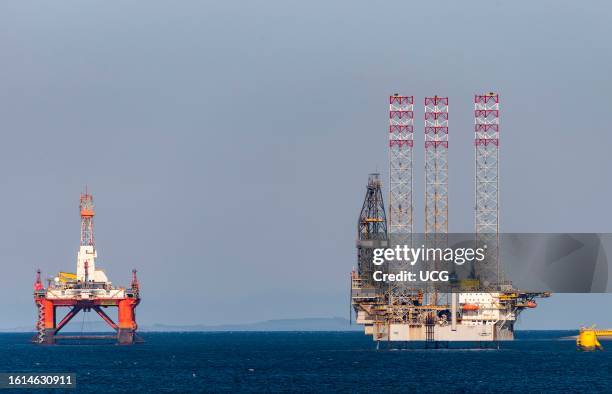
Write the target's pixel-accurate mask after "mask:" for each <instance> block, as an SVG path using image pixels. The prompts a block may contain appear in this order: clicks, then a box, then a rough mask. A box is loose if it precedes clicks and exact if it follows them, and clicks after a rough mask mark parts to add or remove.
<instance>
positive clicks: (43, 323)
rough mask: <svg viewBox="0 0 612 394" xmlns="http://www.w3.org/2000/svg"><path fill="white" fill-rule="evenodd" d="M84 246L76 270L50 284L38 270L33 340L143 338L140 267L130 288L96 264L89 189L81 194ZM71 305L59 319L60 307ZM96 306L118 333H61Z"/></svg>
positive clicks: (124, 340) (126, 340) (121, 340)
mask: <svg viewBox="0 0 612 394" xmlns="http://www.w3.org/2000/svg"><path fill="white" fill-rule="evenodd" d="M80 214H81V246H80V247H79V252H78V254H77V268H76V274H75V273H68V272H60V273H59V274H58V275H57V276H56V277H55V278H53V279H49V280H48V283H47V288H45V287H44V284H43V282H42V280H41V277H40V270H38V271H37V273H36V281H35V283H34V303H35V304H36V307H37V309H38V320H37V322H36V331H37V333H36V335H35V336H34V338H32V341H33V342H35V343H39V344H54V343H56V340H58V339H115V340H116V341H117V343H119V344H122V345H127V344H132V343H135V342H139V341H140V339H139V337H138V336H137V335H136V329H137V327H138V326H137V324H136V314H135V309H136V306H137V305H138V304H139V303H140V285H139V283H138V279H137V278H136V270H132V283H131V286H130V287H129V288H124V287H114V286H113V284H112V283H111V282H110V281H109V280H108V278H107V277H106V274H105V273H104V271H103V270H101V269H99V268H96V258H97V253H96V249H95V243H94V226H93V219H94V215H95V212H94V205H93V196H92V195H91V194H89V193H87V191H86V192H85V193H84V194H81V201H80ZM62 307H66V308H70V309H69V311H68V313H67V314H66V315H65V316H64V317H63V318H62V319H61V320H60V321H59V322H58V321H57V320H58V315H59V314H58V310H59V308H62ZM109 307H116V308H117V310H118V313H117V316H118V319H117V323H115V321H113V319H111V317H110V316H109V315H108V314H107V313H106V312H105V311H104V310H105V309H107V308H109ZM91 310H94V311H95V312H96V313H97V314H98V315H100V317H101V318H102V319H103V320H104V321H105V322H106V323H107V324H108V325H109V326H110V327H111V328H112V329H113V330H114V331H115V334H114V335H83V333H81V335H58V333H59V332H60V330H61V329H62V328H64V327H65V326H66V325H67V324H68V322H70V321H71V320H72V319H73V318H74V317H75V316H76V315H77V314H78V313H79V312H81V311H82V312H89V311H91Z"/></svg>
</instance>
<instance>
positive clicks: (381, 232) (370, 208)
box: [357, 174, 387, 287]
mask: <svg viewBox="0 0 612 394" xmlns="http://www.w3.org/2000/svg"><path fill="white" fill-rule="evenodd" d="M381 186H382V183H381V181H380V175H379V174H370V176H369V177H368V186H367V190H366V195H365V199H364V201H363V206H362V208H361V213H360V214H359V223H358V224H357V238H358V243H357V250H358V251H357V259H358V261H357V264H358V275H359V277H360V278H361V279H362V280H363V282H364V284H367V285H370V286H374V287H380V286H382V283H383V282H374V280H373V278H372V275H373V273H374V271H375V269H374V268H375V266H374V264H373V263H372V258H373V249H374V248H376V247H381V246H383V244H382V241H386V240H387V217H386V214H385V206H384V203H383V197H382V190H381ZM377 269H379V268H377Z"/></svg>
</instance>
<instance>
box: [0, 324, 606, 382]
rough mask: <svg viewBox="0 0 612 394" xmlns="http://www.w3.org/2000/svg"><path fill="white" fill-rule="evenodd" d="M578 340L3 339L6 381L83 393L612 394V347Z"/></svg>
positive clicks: (529, 335)
mask: <svg viewBox="0 0 612 394" xmlns="http://www.w3.org/2000/svg"><path fill="white" fill-rule="evenodd" d="M573 334H575V332H561V331H532V332H518V333H517V340H515V341H514V342H507V343H502V344H501V348H500V349H499V350H497V349H477V348H476V349H473V348H472V349H405V348H404V349H398V348H397V345H395V346H393V347H394V349H391V350H389V349H385V347H384V346H381V350H378V351H377V350H376V348H375V346H374V344H373V342H372V340H371V337H367V336H365V335H363V334H362V333H359V332H235V333H230V332H222V333H221V332H219V333H216V332H206V333H194V332H189V333H142V334H141V336H142V337H143V339H144V340H145V343H143V344H139V345H134V346H117V345H113V344H103V345H101V344H71V345H59V346H37V345H32V344H30V343H29V339H30V337H31V334H0V372H74V373H76V374H77V389H76V392H104V393H106V392H116V393H120V392H130V393H140V392H177V393H189V392H219V391H248V392H279V391H285V392H286V391H293V392H295V391H309V392H313V391H314V392H329V391H342V392H375V391H394V392H398V391H399V392H502V393H503V392H612V342H609V341H606V342H602V344H603V345H604V347H607V348H608V351H603V352H578V351H576V347H575V342H574V341H573V340H567V339H563V338H564V337H566V336H568V335H573ZM2 392H5V391H3V390H0V393H2ZM16 392H20V393H24V392H26V390H19V391H16ZM36 392H42V390H36ZM53 392H59V390H54V391H53ZM69 392H72V393H74V392H75V390H70V391H69Z"/></svg>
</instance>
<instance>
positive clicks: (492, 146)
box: [351, 93, 549, 346]
mask: <svg viewBox="0 0 612 394" xmlns="http://www.w3.org/2000/svg"><path fill="white" fill-rule="evenodd" d="M389 104H390V112H389V118H390V125H389V136H390V140H389V149H390V152H389V158H390V160H389V163H390V167H389V211H388V216H387V215H386V212H385V208H384V204H383V196H382V190H381V180H380V177H379V175H378V174H371V175H370V177H369V179H368V185H367V191H366V196H365V200H364V203H363V207H362V209H361V213H360V215H359V221H358V230H357V236H358V239H357V260H358V261H357V263H358V266H357V270H356V271H355V270H354V271H353V272H352V273H351V300H352V306H353V309H354V310H355V313H356V322H357V323H358V324H363V325H364V326H365V333H366V334H367V335H372V337H373V339H374V341H377V342H378V343H380V341H405V342H409V341H425V342H429V343H432V344H435V345H436V346H438V345H439V344H444V343H446V344H448V342H451V341H466V342H496V341H500V340H512V339H513V338H514V324H515V322H516V320H517V317H518V315H519V314H520V313H521V312H522V311H523V310H524V309H526V308H535V307H536V303H535V301H534V299H535V298H536V297H547V296H549V294H548V293H542V292H526V291H521V290H518V289H515V288H513V286H512V284H511V283H510V282H507V281H503V280H502V278H501V275H500V273H499V261H498V260H499V249H498V243H499V242H498V241H499V221H498V214H499V207H498V203H499V198H498V191H499V183H498V175H499V172H498V171H499V169H498V157H499V138H498V135H499V96H498V95H497V94H495V93H487V94H483V95H476V96H475V99H474V107H475V108H474V115H475V150H476V152H475V177H476V179H475V182H476V185H475V186H476V188H475V189H476V205H475V221H476V232H475V236H476V237H477V238H478V240H480V241H481V242H486V243H488V244H489V246H490V249H489V252H488V253H487V259H488V260H489V261H487V262H486V263H487V264H484V265H481V266H480V267H481V269H484V270H489V271H493V275H491V272H476V273H475V275H474V276H473V277H472V278H471V279H469V280H464V281H462V282H460V283H457V284H456V287H455V288H454V289H452V290H449V289H448V288H446V290H444V292H440V291H438V290H436V288H435V287H429V286H421V287H414V286H413V285H412V284H410V283H407V282H380V281H375V280H373V273H374V271H375V270H378V269H380V268H379V267H378V266H374V265H373V259H372V258H373V251H374V249H375V248H393V247H394V246H395V245H400V244H409V243H410V242H411V239H412V236H413V235H414V234H413V220H412V211H413V197H412V183H413V180H412V175H413V174H412V172H413V171H412V169H413V165H412V164H413V163H412V149H413V143H414V137H413V134H414V97H412V96H400V95H397V94H396V95H393V96H390V99H389ZM447 154H448V98H447V97H438V96H434V97H427V98H425V232H424V237H425V239H426V241H425V242H426V243H427V244H431V245H434V246H444V244H445V242H447V240H448V160H447ZM387 218H388V220H387ZM491 249H493V250H491ZM482 267H484V268H482ZM403 268H404V267H402V266H397V267H394V268H393V269H394V270H396V271H395V272H399V271H401V270H402V269H403ZM485 276H486V277H487V278H491V277H494V278H496V280H495V281H490V280H487V281H484V280H483V278H484V277H485Z"/></svg>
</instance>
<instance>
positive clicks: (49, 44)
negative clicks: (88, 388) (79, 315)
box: [0, 0, 612, 328]
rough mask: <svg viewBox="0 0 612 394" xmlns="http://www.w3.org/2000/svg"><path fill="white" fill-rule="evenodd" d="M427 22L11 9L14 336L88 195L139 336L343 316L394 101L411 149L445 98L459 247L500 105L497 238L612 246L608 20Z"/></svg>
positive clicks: (263, 9)
mask: <svg viewBox="0 0 612 394" xmlns="http://www.w3.org/2000/svg"><path fill="white" fill-rule="evenodd" d="M412 3H413V2H408V1H396V2H380V3H379V4H374V3H373V2H371V1H355V0H351V1H335V2H312V1H311V2H303V1H270V0H267V1H253V2H246V1H245V2H241V3H238V2H221V1H219V2H214V3H210V2H203V1H181V2H169V1H129V2H121V3H117V2H115V3H113V2H105V1H90V2H81V1H61V2H42V1H3V2H1V3H0V127H1V130H2V136H3V138H2V142H1V143H0V169H1V171H2V172H1V173H2V180H3V185H4V187H3V193H2V194H1V195H0V212H1V217H2V221H1V223H0V239H1V240H2V241H1V242H0V267H1V268H2V277H3V278H4V280H3V281H2V282H3V284H2V286H1V287H0V300H1V301H0V303H2V304H3V305H1V306H2V310H3V317H2V321H1V322H0V327H11V326H18V325H27V324H33V322H34V317H35V310H34V306H33V302H32V299H31V283H32V281H33V279H34V271H35V269H36V268H37V267H41V268H42V269H43V270H44V272H45V273H46V274H50V273H55V272H57V271H59V270H72V269H74V266H75V264H76V263H75V259H76V251H77V247H78V237H79V234H78V233H79V219H78V209H77V208H78V195H79V192H80V191H81V190H82V189H83V188H84V185H85V184H87V185H89V187H90V189H91V190H92V191H93V192H94V198H95V202H96V204H97V214H98V216H97V217H96V242H97V247H98V255H99V260H98V262H99V263H98V264H99V266H101V267H102V268H105V269H106V271H107V273H108V274H109V276H110V278H111V280H113V281H114V282H115V283H127V282H128V280H129V272H130V269H131V268H132V267H134V266H135V267H137V268H138V269H139V270H140V278H141V281H142V287H143V293H144V301H143V304H142V306H141V307H139V311H138V313H139V320H140V322H141V323H155V322H165V323H204V324H217V323H236V322H246V321H257V320H263V319H271V318H291V317H309V316H346V315H347V313H348V273H349V271H350V269H351V267H352V266H353V265H354V264H355V247H354V245H355V244H354V238H355V232H356V230H355V223H356V218H357V214H358V210H359V208H360V205H361V203H362V198H363V194H364V185H365V182H366V179H367V174H368V173H369V172H372V171H374V170H377V169H378V170H379V171H381V172H383V173H386V171H387V168H386V167H387V164H386V162H387V150H386V141H387V134H386V125H387V121H388V115H387V111H388V101H387V99H388V95H389V94H390V93H394V92H400V93H405V94H412V95H414V96H415V97H416V98H417V106H416V108H417V126H418V127H417V133H416V140H417V145H416V146H417V147H422V141H423V137H422V122H421V120H422V116H421V115H420V113H421V111H422V98H423V97H424V96H425V95H430V94H439V95H448V96H449V97H450V157H449V160H450V230H451V231H470V230H471V229H472V227H473V210H472V206H473V179H472V178H473V174H472V172H473V145H472V138H473V132H472V130H473V129H472V124H473V119H472V105H473V104H472V98H473V97H472V96H473V94H474V93H476V92H486V91H489V90H494V91H497V92H499V93H500V96H501V100H502V109H503V112H502V129H501V130H502V136H501V149H502V156H501V166H502V167H501V181H502V197H501V198H502V201H501V202H502V219H501V223H502V228H503V230H504V231H516V232H530V231H533V232H536V231H542V232H546V231H559V232H562V231H568V232H610V231H611V230H612V228H611V225H610V214H609V209H608V204H609V201H610V200H612V187H610V184H609V179H608V177H609V171H610V168H611V164H612V157H611V156H610V154H609V150H610V147H611V146H612V136H611V135H610V130H609V128H608V123H609V122H610V120H609V119H608V118H609V117H610V107H611V105H612V95H611V94H610V92H611V91H612V81H611V77H610V70H611V69H612V51H611V49H612V48H611V44H610V37H611V36H612V27H611V25H610V23H609V21H610V19H611V17H612V15H611V14H612V12H611V10H612V8H611V7H610V5H609V4H608V3H606V2H603V1H591V2H589V3H588V5H585V4H584V2H569V1H538V2H533V1H522V2H517V1H512V2H509V1H505V2H504V1H472V2H459V1H438V2H435V3H436V4H435V5H434V4H430V3H431V2H421V3H422V4H420V5H419V4H412ZM425 4H427V5H425ZM422 162H423V155H422V150H421V149H416V153H415V163H417V166H416V168H417V171H416V174H415V175H416V183H415V185H416V190H415V196H416V201H415V202H416V208H415V209H416V217H415V222H416V223H419V224H421V223H422V221H423V215H422V211H423V201H422V194H423V192H422V187H421V185H422V179H423V178H422ZM417 230H422V225H420V226H417ZM611 302H612V297H610V296H608V295H599V296H593V295H590V296H586V295H585V296H580V297H570V296H567V295H565V296H555V297H554V298H553V299H550V300H547V301H545V302H543V303H542V305H541V308H540V309H538V310H537V311H529V312H527V313H525V315H524V316H523V317H522V321H521V327H522V328H533V327H538V328H557V327H568V328H575V327H577V325H578V324H582V323H599V324H600V325H602V326H603V325H612V315H611V314H610V313H602V311H609V309H610V305H611ZM568 306H570V307H572V308H573V309H574V310H576V309H578V308H579V311H580V315H578V314H573V311H572V314H570V313H564V314H563V315H562V314H561V313H559V312H560V311H561V310H562V309H564V308H567V307H568Z"/></svg>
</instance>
